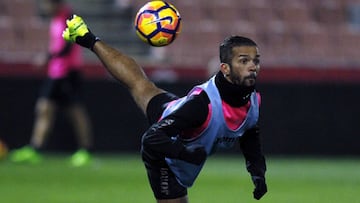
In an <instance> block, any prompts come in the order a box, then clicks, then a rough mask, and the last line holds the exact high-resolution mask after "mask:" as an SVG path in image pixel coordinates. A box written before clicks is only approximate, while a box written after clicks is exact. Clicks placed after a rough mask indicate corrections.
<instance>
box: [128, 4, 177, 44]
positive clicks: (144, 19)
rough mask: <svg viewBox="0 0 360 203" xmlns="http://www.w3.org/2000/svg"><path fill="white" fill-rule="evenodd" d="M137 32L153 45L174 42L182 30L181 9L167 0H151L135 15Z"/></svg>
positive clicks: (141, 37) (143, 39) (142, 38)
mask: <svg viewBox="0 0 360 203" xmlns="http://www.w3.org/2000/svg"><path fill="white" fill-rule="evenodd" d="M134 24H135V29H136V34H137V35H138V36H139V37H140V39H141V40H142V41H144V42H146V43H148V44H150V45H151V46H156V47H161V46H166V45H169V44H170V43H172V42H173V41H174V40H175V38H176V37H177V35H178V34H179V33H180V31H181V17H180V14H179V11H178V10H177V9H176V8H175V6H173V5H172V4H170V3H167V2H165V1H150V2H148V3H146V4H145V5H144V6H142V7H141V8H140V9H139V11H138V12H137V14H136V17H135V22H134Z"/></svg>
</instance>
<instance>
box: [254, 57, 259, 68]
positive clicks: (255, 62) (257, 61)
mask: <svg viewBox="0 0 360 203" xmlns="http://www.w3.org/2000/svg"><path fill="white" fill-rule="evenodd" d="M253 62H254V64H255V65H256V66H257V65H259V64H260V59H259V58H255V59H253Z"/></svg>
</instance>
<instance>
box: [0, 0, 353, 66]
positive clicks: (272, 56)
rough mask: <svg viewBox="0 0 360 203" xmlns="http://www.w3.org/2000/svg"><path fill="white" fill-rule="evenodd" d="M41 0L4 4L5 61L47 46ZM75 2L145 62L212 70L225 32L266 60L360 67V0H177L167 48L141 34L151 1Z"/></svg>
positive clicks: (0, 54) (24, 58) (102, 31)
mask: <svg viewBox="0 0 360 203" xmlns="http://www.w3.org/2000/svg"><path fill="white" fill-rule="evenodd" d="M41 1H42V0H2V1H1V2H0V34H1V36H2V38H3V40H2V42H1V45H0V60H1V61H3V62H10V63H12V62H15V61H16V62H28V61H29V60H31V58H32V57H33V56H34V54H36V53H37V52H39V51H44V50H45V49H46V43H44V41H45V40H46V39H47V20H48V19H47V18H46V16H44V15H43V14H42V13H41ZM69 2H70V3H71V4H72V5H73V8H74V11H75V13H78V14H79V15H82V16H83V17H84V18H85V19H86V20H87V22H88V23H89V25H91V29H92V30H93V32H95V33H97V34H98V35H99V37H100V38H102V39H104V40H106V41H107V42H109V43H110V44H112V45H114V46H115V47H117V48H119V49H121V50H124V51H125V52H126V53H128V54H131V55H133V56H135V57H137V58H138V59H139V60H140V61H141V62H143V63H144V64H156V63H158V62H162V63H168V64H175V65H176V64H177V65H184V66H189V65H192V66H195V67H204V68H206V66H207V64H208V62H209V61H211V60H213V59H214V58H216V56H217V52H218V44H219V42H220V41H221V40H222V39H223V37H225V36H226V35H230V34H239V35H245V36H249V37H251V38H253V39H255V40H256V41H257V42H258V44H259V46H260V48H261V51H262V62H263V65H267V66H278V65H282V66H312V67H313V66H316V67H327V66H335V67H360V57H358V56H359V55H360V52H359V49H358V47H359V45H360V19H359V18H360V17H359V13H360V6H359V5H360V0H342V1H338V0H323V1H320V0H315V1H314V0H294V1H290V0H274V1H267V0H252V1H245V0H221V1H218V0H197V1H194V0H181V1H175V0H172V1H169V2H171V3H173V4H174V5H175V6H176V7H177V8H178V10H179V11H180V13H181V15H182V21H183V27H182V33H181V34H180V35H179V37H178V39H177V40H176V42H175V43H173V44H171V45H169V46H167V47H163V48H152V47H149V46H147V45H146V44H144V43H143V42H141V41H140V40H139V39H138V38H137V36H136V35H135V32H134V29H133V18H134V16H135V14H136V11H137V10H138V9H139V8H140V7H141V6H142V5H143V4H144V3H145V2H146V1H140V0H136V1H131V0H72V1H69ZM44 45H45V46H44ZM85 54H86V57H87V58H88V61H90V62H93V61H96V59H95V58H94V56H93V55H92V54H91V53H90V52H87V51H85Z"/></svg>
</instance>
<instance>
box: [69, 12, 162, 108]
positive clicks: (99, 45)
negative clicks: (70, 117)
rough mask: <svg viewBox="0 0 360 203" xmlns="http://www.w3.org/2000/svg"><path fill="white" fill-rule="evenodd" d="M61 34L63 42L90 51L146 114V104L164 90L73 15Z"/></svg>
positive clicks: (79, 18)
mask: <svg viewBox="0 0 360 203" xmlns="http://www.w3.org/2000/svg"><path fill="white" fill-rule="evenodd" d="M66 24H67V28H66V29H65V30H64V32H63V37H64V39H65V40H67V41H70V42H76V43H77V44H79V45H81V46H83V47H86V48H89V49H91V50H92V51H93V52H94V53H95V54H96V55H97V57H98V58H99V59H100V61H101V62H102V63H103V64H104V66H105V67H106V69H107V70H108V71H109V72H110V73H111V74H112V75H113V77H114V78H115V79H117V80H119V81H120V82H122V83H123V84H124V85H125V86H126V87H127V88H128V90H129V91H130V93H131V95H132V96H133V98H134V100H135V102H136V104H137V105H138V106H139V107H140V109H141V110H142V111H143V112H144V113H146V108H147V104H148V102H149V101H150V99H151V98H153V97H154V96H155V95H157V94H160V93H163V92H164V90H162V89H160V88H158V87H156V86H155V84H154V83H153V82H151V81H150V80H149V79H148V78H147V77H146V75H145V73H144V71H143V70H142V68H141V67H140V66H139V65H138V64H137V63H136V61H135V60H134V59H133V58H131V57H129V56H127V55H125V54H123V53H122V52H120V51H118V50H116V49H114V48H113V47H111V46H109V45H107V44H106V43H105V42H103V41H100V39H99V38H98V37H96V36H95V35H94V34H93V33H91V32H90V30H89V29H88V27H87V25H86V24H85V22H84V21H83V19H82V18H81V17H79V16H76V15H74V16H73V18H72V19H69V20H67V22H66Z"/></svg>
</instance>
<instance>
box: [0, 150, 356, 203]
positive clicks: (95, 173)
mask: <svg viewBox="0 0 360 203" xmlns="http://www.w3.org/2000/svg"><path fill="white" fill-rule="evenodd" d="M68 158H69V156H68V155H66V154H62V155H51V154H50V155H46V156H45V160H44V161H43V162H42V163H40V164H37V165H26V164H13V163H10V162H9V161H6V160H3V161H0V202H2V203H29V202H31V203H115V202H116V203H119V202H125V203H132V202H134V203H145V202H146V203H148V202H155V200H154V198H153V196H152V193H151V190H150V187H149V184H148V182H147V177H146V172H145V169H144V166H143V165H142V162H141V158H140V155H138V154H112V155H104V154H95V155H94V162H93V163H92V165H90V166H87V167H81V168H72V167H70V166H69V165H68ZM267 164H268V172H267V183H268V189H269V191H268V193H267V195H266V196H264V197H263V199H261V200H260V201H257V200H254V199H253V198H252V190H253V185H252V182H251V180H250V177H249V175H248V173H247V172H246V170H245V165H244V160H243V159H242V156H241V155H239V157H238V158H236V157H234V156H225V155H215V156H214V157H211V158H210V159H209V160H208V161H207V163H206V165H205V167H204V169H203V171H202V173H201V174H200V176H199V178H198V179H197V181H196V182H195V185H194V186H193V187H192V188H190V189H189V198H190V202H192V203H219V202H221V203H235V202H246V203H248V202H264V203H304V202H306V203H320V202H324V203H360V197H359V195H358V193H359V192H360V158H347V159H345V158H342V159H340V158H333V159H331V158H299V157H295V158H294V157H287V158H281V157H269V158H268V159H267Z"/></svg>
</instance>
